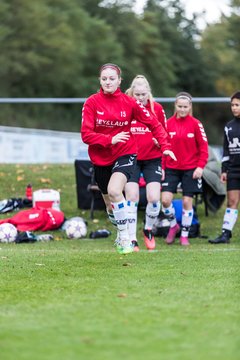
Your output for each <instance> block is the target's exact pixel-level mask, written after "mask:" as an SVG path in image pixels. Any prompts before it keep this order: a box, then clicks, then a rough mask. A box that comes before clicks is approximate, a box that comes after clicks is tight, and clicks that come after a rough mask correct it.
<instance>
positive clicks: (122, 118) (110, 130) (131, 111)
mask: <svg viewBox="0 0 240 360" xmlns="http://www.w3.org/2000/svg"><path fill="white" fill-rule="evenodd" d="M120 84H121V70H120V68H119V67H118V66H117V65H115V64H104V65H102V67H101V68H100V85H101V88H100V91H99V92H98V93H96V94H93V95H92V96H90V97H89V98H88V99H87V100H86V102H85V104H84V106H83V111H82V128H81V135H82V139H83V142H85V143H86V144H88V145H89V147H88V153H89V157H90V159H91V161H92V163H93V165H94V170H95V178H96V182H97V184H98V186H99V188H100V190H101V192H102V195H103V199H104V201H105V204H106V208H107V212H108V214H109V217H110V219H111V218H112V221H115V222H116V226H117V229H118V233H119V242H118V244H117V250H118V252H119V253H121V254H126V253H129V252H132V251H133V247H132V244H131V242H130V240H129V235H128V224H127V210H126V201H125V198H124V196H123V190H124V187H125V184H126V182H127V180H128V179H129V178H130V176H131V174H132V172H133V170H134V167H135V163H136V153H137V147H136V142H135V139H134V136H133V135H132V133H131V132H130V128H131V122H132V120H133V119H136V120H139V121H141V122H142V123H144V124H146V125H147V126H148V127H149V128H150V129H151V131H152V132H153V135H154V137H155V138H156V139H157V141H158V142H159V144H160V145H161V151H162V152H163V154H165V155H169V156H170V157H172V158H173V159H175V155H174V154H173V152H172V151H171V145H170V143H169V141H168V134H167V132H166V131H165V129H164V128H163V127H162V125H161V124H160V123H159V122H158V120H157V119H156V117H155V116H153V115H152V114H150V113H149V111H148V110H147V109H146V108H145V107H144V106H143V105H142V104H141V103H140V102H138V101H136V100H135V99H133V98H131V97H129V96H128V95H126V94H123V93H122V92H121V90H120Z"/></svg>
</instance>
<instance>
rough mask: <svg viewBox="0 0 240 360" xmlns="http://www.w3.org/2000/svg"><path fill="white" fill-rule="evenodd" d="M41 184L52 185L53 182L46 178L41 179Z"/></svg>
mask: <svg viewBox="0 0 240 360" xmlns="http://www.w3.org/2000/svg"><path fill="white" fill-rule="evenodd" d="M40 182H41V183H42V184H51V180H50V179H45V178H41V179H40Z"/></svg>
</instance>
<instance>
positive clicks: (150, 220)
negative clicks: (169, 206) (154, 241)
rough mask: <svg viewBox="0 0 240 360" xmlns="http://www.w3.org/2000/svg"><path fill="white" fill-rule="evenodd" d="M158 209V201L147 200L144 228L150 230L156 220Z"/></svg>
mask: <svg viewBox="0 0 240 360" xmlns="http://www.w3.org/2000/svg"><path fill="white" fill-rule="evenodd" d="M159 211H160V201H156V202H152V203H151V202H149V203H148V204H147V207H146V213H145V226H144V229H149V230H152V228H153V224H154V223H155V222H156V220H157V217H158V214H159Z"/></svg>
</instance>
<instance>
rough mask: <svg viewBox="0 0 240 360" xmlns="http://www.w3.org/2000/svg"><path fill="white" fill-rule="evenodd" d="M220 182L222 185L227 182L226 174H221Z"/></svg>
mask: <svg viewBox="0 0 240 360" xmlns="http://www.w3.org/2000/svg"><path fill="white" fill-rule="evenodd" d="M220 180H221V182H222V183H225V182H226V181H227V173H226V172H223V173H221V177H220Z"/></svg>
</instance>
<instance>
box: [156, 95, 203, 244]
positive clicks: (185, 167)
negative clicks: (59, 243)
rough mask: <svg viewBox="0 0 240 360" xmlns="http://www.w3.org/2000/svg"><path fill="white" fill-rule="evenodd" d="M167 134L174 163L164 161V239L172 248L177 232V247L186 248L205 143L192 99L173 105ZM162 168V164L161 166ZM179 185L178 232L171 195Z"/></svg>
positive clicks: (182, 97) (199, 186)
mask: <svg viewBox="0 0 240 360" xmlns="http://www.w3.org/2000/svg"><path fill="white" fill-rule="evenodd" d="M167 131H168V134H169V136H170V138H171V144H172V147H173V149H174V151H175V154H176V158H177V161H175V162H172V161H169V159H167V158H166V159H165V163H166V164H165V166H163V168H166V171H165V179H164V180H163V181H162V205H163V206H162V210H163V212H164V214H165V215H166V217H167V218H168V219H169V221H170V229H169V232H168V235H167V237H166V239H165V242H166V243H167V244H172V243H173V242H174V240H175V237H176V234H177V233H178V232H180V230H181V236H180V244H181V245H183V246H187V245H189V244H190V243H189V240H188V235H189V230H190V226H191V224H192V219H193V195H194V194H195V193H201V192H202V174H203V169H204V167H205V165H206V164H207V160H208V141H207V136H206V133H205V131H204V128H203V125H202V123H201V122H200V121H199V120H198V119H196V118H194V117H193V116H192V97H191V95H190V94H188V93H185V92H181V93H179V94H177V96H176V101H175V113H174V115H173V116H172V117H171V118H170V119H168V121H167ZM163 165H164V164H163ZM179 183H181V188H182V199H183V200H182V202H183V206H182V208H183V211H182V219H181V228H180V225H179V224H178V223H177V220H176V216H175V209H174V206H173V204H172V200H173V194H174V193H176V191H177V186H178V184H179Z"/></svg>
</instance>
